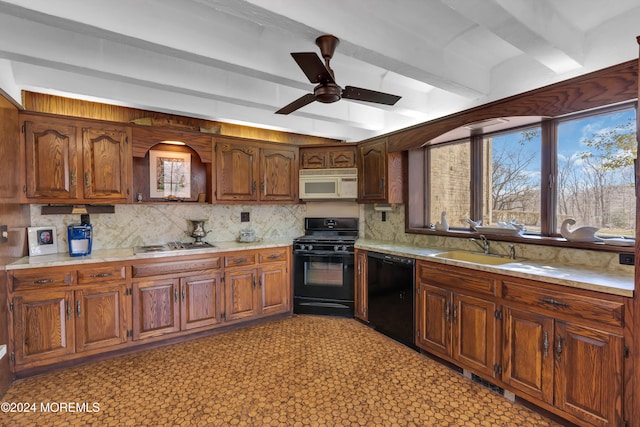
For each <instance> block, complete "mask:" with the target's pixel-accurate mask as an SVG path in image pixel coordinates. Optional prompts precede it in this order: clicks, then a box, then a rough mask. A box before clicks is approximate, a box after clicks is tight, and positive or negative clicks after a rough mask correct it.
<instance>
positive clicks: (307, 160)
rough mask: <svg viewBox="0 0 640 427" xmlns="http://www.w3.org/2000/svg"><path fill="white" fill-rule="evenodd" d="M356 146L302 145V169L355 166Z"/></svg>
mask: <svg viewBox="0 0 640 427" xmlns="http://www.w3.org/2000/svg"><path fill="white" fill-rule="evenodd" d="M355 167H356V147H355V146H353V145H344V146H322V147H300V168H301V169H332V168H355Z"/></svg>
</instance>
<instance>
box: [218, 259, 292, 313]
mask: <svg viewBox="0 0 640 427" xmlns="http://www.w3.org/2000/svg"><path fill="white" fill-rule="evenodd" d="M287 254H288V252H287V251H286V249H284V248H274V249H268V250H263V251H247V252H239V253H237V254H235V255H232V256H228V257H225V266H227V270H226V271H225V280H224V283H225V320H226V321H236V320H240V319H252V318H256V317H260V316H269V315H272V314H279V313H287V312H289V311H291V303H290V301H291V280H290V275H289V267H288V265H289V261H288V255H287Z"/></svg>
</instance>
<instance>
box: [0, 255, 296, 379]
mask: <svg viewBox="0 0 640 427" xmlns="http://www.w3.org/2000/svg"><path fill="white" fill-rule="evenodd" d="M290 253H291V247H290V246H288V247H276V248H265V249H256V250H246V251H237V252H227V253H225V254H224V256H221V255H218V254H212V255H205V256H202V255H200V256H197V255H188V256H174V257H168V258H149V259H142V260H135V261H133V262H130V263H129V264H124V263H118V262H113V263H97V264H91V265H90V266H89V265H85V264H83V268H82V269H80V268H78V267H44V268H30V269H16V270H9V271H7V272H6V275H7V276H6V277H7V279H8V280H7V284H8V291H9V292H8V301H7V303H8V306H9V317H10V318H9V322H10V323H9V324H10V327H9V335H10V340H9V341H10V342H9V347H10V352H11V353H10V360H11V361H12V367H13V370H14V372H19V371H28V370H30V369H33V368H38V367H44V366H46V365H51V364H54V363H59V362H64V361H68V360H71V359H77V358H80V357H85V356H90V355H96V354H99V353H102V352H106V351H112V350H116V349H119V348H124V347H127V346H133V345H139V344H142V343H144V342H145V340H146V341H148V342H154V341H161V340H163V339H166V338H171V337H172V336H175V335H179V334H181V335H187V334H188V333H190V332H201V331H205V330H208V329H212V328H216V327H219V326H223V325H227V324H229V325H230V324H234V323H241V322H242V321H246V320H251V319H255V318H260V317H266V316H271V315H276V314H287V313H291V298H292V286H291V277H290V272H289V265H290V263H291V257H290ZM74 268H75V269H74Z"/></svg>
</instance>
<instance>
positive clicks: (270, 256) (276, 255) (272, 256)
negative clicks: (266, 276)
mask: <svg viewBox="0 0 640 427" xmlns="http://www.w3.org/2000/svg"><path fill="white" fill-rule="evenodd" d="M267 258H269V259H276V258H280V255H278V254H271V255H269V256H268V257H267Z"/></svg>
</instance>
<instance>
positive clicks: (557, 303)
mask: <svg viewBox="0 0 640 427" xmlns="http://www.w3.org/2000/svg"><path fill="white" fill-rule="evenodd" d="M540 302H543V303H545V304H550V305H553V306H555V307H563V308H569V304H567V303H565V302H562V301H556V300H554V299H553V298H540Z"/></svg>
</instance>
